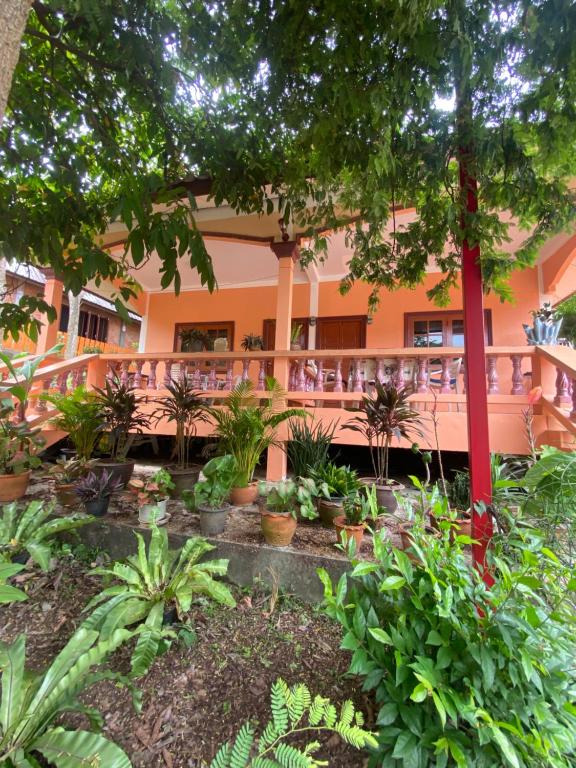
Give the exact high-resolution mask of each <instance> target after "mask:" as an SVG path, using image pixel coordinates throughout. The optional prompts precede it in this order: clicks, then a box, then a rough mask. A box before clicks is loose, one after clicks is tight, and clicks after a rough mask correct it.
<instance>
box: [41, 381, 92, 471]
mask: <svg viewBox="0 0 576 768" xmlns="http://www.w3.org/2000/svg"><path fill="white" fill-rule="evenodd" d="M42 399H43V400H47V401H48V402H49V403H51V404H52V405H53V406H54V407H55V408H56V410H57V411H58V413H57V415H56V416H53V417H52V418H51V419H50V423H51V424H52V425H53V426H55V427H56V429H61V430H62V431H63V432H67V433H68V438H69V440H70V441H71V443H72V445H73V446H74V449H75V450H76V453H77V455H78V458H79V459H80V460H81V461H89V460H90V459H91V458H92V456H93V454H94V451H95V449H96V445H97V444H98V441H99V440H100V436H101V435H102V432H103V430H104V426H105V422H104V413H103V405H102V402H101V401H100V400H99V399H98V396H97V395H96V394H95V393H94V392H88V391H87V390H86V387H85V386H84V385H83V384H82V385H80V386H79V387H76V389H75V390H74V391H73V392H68V393H66V394H64V395H62V394H60V393H59V392H58V393H54V394H44V395H42Z"/></svg>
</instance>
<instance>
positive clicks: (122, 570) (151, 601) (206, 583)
mask: <svg viewBox="0 0 576 768" xmlns="http://www.w3.org/2000/svg"><path fill="white" fill-rule="evenodd" d="M134 535H135V536H136V539H137V540H138V553H137V554H136V555H131V556H130V557H128V558H127V559H126V561H125V562H116V563H112V565H111V566H110V567H108V568H95V569H94V570H93V571H91V573H93V574H97V575H100V576H105V577H107V578H110V577H111V578H112V579H115V580H117V581H119V582H120V583H119V584H115V585H113V586H111V587H107V588H106V589H104V590H103V591H102V592H100V593H99V594H98V595H96V596H95V597H93V598H92V600H90V602H89V603H88V605H87V606H86V608H85V609H84V610H85V611H90V610H92V609H94V610H93V612H92V614H91V615H90V616H89V617H88V618H87V619H86V620H85V621H84V622H83V624H82V626H83V627H85V628H86V629H97V630H99V632H100V633H101V636H102V639H103V640H107V639H108V638H109V637H111V636H112V635H113V634H114V632H116V630H117V629H119V628H122V627H128V626H131V625H133V624H136V623H139V622H144V628H143V631H142V632H140V634H139V637H138V641H137V643H136V648H135V649H134V653H133V655H132V673H133V674H134V675H143V674H145V673H146V672H147V671H148V669H149V668H150V665H151V664H152V662H153V661H154V658H155V657H156V656H157V655H158V653H159V652H160V651H161V650H162V640H163V637H165V636H166V631H165V630H163V620H164V612H165V611H166V610H167V609H169V608H171V607H175V608H176V611H177V615H178V616H180V617H181V616H183V614H185V613H187V612H188V611H189V610H190V605H191V604H192V598H193V597H194V596H195V595H206V596H207V597H210V598H212V599H213V600H216V601H217V602H218V603H223V604H224V605H229V606H234V605H236V603H235V601H234V598H233V597H232V593H231V592H230V590H229V589H228V587H227V586H226V585H225V584H222V582H219V581H216V580H215V579H214V578H213V576H214V575H217V576H224V575H225V574H226V571H227V569H228V560H207V561H204V562H202V563H200V562H198V561H199V560H200V558H201V557H202V556H203V555H204V554H206V552H209V551H210V550H212V549H214V547H213V546H212V544H209V543H208V542H207V541H206V540H205V539H201V538H191V539H188V540H187V541H186V543H185V544H184V546H183V547H182V548H181V549H180V550H169V549H168V534H167V533H166V531H165V530H164V529H163V528H158V527H157V526H154V527H153V528H152V534H151V537H150V545H149V547H148V552H146V545H145V543H144V539H143V538H142V536H141V535H140V534H139V533H136V532H134ZM168 633H169V630H168Z"/></svg>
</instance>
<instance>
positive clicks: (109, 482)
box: [74, 471, 123, 502]
mask: <svg viewBox="0 0 576 768" xmlns="http://www.w3.org/2000/svg"><path fill="white" fill-rule="evenodd" d="M122 488H123V486H122V481H121V480H120V479H119V478H117V477H114V475H113V474H112V472H106V471H104V472H99V473H98V474H96V473H95V472H89V473H88V474H87V475H86V476H85V477H82V478H80V480H79V481H78V482H77V483H76V485H75V486H74V492H75V493H76V496H78V498H79V499H80V500H81V501H83V502H87V501H101V500H102V499H107V498H108V497H109V496H112V494H114V493H117V492H118V491H120V490H122Z"/></svg>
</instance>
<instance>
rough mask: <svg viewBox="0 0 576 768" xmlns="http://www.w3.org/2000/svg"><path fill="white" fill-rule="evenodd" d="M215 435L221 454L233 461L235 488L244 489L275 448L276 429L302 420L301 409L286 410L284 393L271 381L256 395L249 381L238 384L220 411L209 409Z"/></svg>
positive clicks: (271, 379) (303, 411)
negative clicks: (263, 456)
mask: <svg viewBox="0 0 576 768" xmlns="http://www.w3.org/2000/svg"><path fill="white" fill-rule="evenodd" d="M211 413H212V418H213V419H214V422H215V424H216V432H215V434H216V436H217V437H218V438H220V441H221V443H222V448H223V452H224V453H229V454H231V455H232V456H234V458H235V459H236V465H237V467H238V476H237V480H236V485H238V486H240V487H245V486H247V485H248V484H249V483H250V482H251V481H252V479H253V477H254V470H255V469H256V466H257V464H258V462H259V461H260V457H261V456H262V454H263V453H264V451H265V450H266V449H267V448H269V447H270V446H271V445H277V444H278V441H277V432H278V427H279V426H280V424H282V423H283V422H284V421H287V420H288V419H295V418H306V416H307V413H306V411H305V410H304V409H302V408H286V405H285V392H284V390H283V389H282V387H281V386H280V384H279V383H278V382H277V381H276V379H274V378H268V379H267V380H266V392H258V393H256V392H255V390H254V384H253V383H252V382H251V381H242V382H240V384H238V386H236V387H234V389H233V390H232V391H231V392H230V394H229V395H228V397H227V398H226V400H225V401H224V406H223V407H222V408H213V409H212V411H211Z"/></svg>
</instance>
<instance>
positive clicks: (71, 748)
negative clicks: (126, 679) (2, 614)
mask: <svg viewBox="0 0 576 768" xmlns="http://www.w3.org/2000/svg"><path fill="white" fill-rule="evenodd" d="M130 637H131V633H130V632H128V631H126V630H118V631H117V632H114V633H113V634H111V635H110V636H109V637H108V639H107V640H102V639H99V637H98V633H97V632H89V631H87V630H84V629H80V630H78V631H77V632H75V633H74V634H73V635H72V637H71V638H70V640H69V641H68V642H67V644H66V645H65V646H64V648H63V649H62V650H61V651H60V653H59V654H58V655H57V656H56V658H55V659H54V660H53V662H52V664H51V665H50V666H49V667H48V668H47V669H46V670H45V671H43V672H36V671H34V670H31V669H26V666H25V662H26V635H23V634H22V635H19V636H18V637H17V638H16V640H15V641H14V642H13V643H11V644H8V643H0V670H1V673H2V676H1V678H0V682H1V687H2V707H0V766H3V768H31V767H32V766H39V765H40V764H41V763H40V762H39V760H38V756H39V755H40V756H41V757H42V765H54V766H59V768H87V766H102V767H104V766H108V767H109V768H130V766H131V763H130V760H129V759H128V757H127V756H126V754H125V752H123V750H122V749H120V747H119V746H117V745H116V744H114V743H113V742H111V741H108V740H107V739H106V738H104V736H102V735H101V734H99V733H93V732H91V731H84V730H80V729H74V730H65V729H64V728H62V727H61V726H57V725H54V723H55V722H56V720H57V719H58V717H59V715H60V714H61V713H63V712H70V711H72V712H74V711H76V712H80V713H83V714H85V715H88V717H89V718H90V721H91V723H92V724H93V725H94V726H96V727H98V728H101V727H102V724H103V718H102V716H101V715H100V713H99V712H98V710H96V709H94V708H93V707H90V706H86V704H84V703H83V702H81V701H80V698H79V697H80V695H81V694H82V693H83V692H85V691H86V690H87V689H88V688H90V686H92V685H94V684H95V683H97V682H98V681H100V680H107V679H108V680H110V679H111V680H117V681H118V682H122V681H123V678H122V676H121V675H117V674H115V673H113V672H111V671H110V670H106V669H100V670H96V671H92V670H93V669H94V668H95V667H98V666H99V665H101V664H102V663H103V662H104V661H105V660H106V658H107V657H108V656H110V655H111V654H112V653H113V652H114V651H115V650H116V648H118V647H119V646H120V645H121V644H122V643H125V642H126V641H127V640H128V639H129V638H130ZM44 761H45V762H44Z"/></svg>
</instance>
